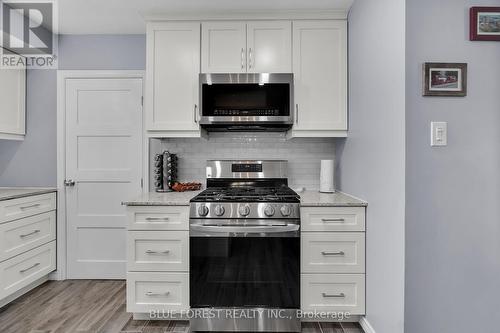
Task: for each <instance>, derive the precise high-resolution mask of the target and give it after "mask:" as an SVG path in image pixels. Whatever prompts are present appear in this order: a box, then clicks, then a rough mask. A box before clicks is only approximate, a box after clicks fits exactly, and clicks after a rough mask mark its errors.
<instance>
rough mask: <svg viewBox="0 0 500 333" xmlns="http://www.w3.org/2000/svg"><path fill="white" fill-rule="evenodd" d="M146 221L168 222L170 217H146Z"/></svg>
mask: <svg viewBox="0 0 500 333" xmlns="http://www.w3.org/2000/svg"><path fill="white" fill-rule="evenodd" d="M146 221H168V217H146Z"/></svg>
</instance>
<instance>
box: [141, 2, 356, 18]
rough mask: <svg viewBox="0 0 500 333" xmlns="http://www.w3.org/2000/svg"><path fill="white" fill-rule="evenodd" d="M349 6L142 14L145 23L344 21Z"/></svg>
mask: <svg viewBox="0 0 500 333" xmlns="http://www.w3.org/2000/svg"><path fill="white" fill-rule="evenodd" d="M351 4H352V1H351V2H350V5H349V6H348V7H346V8H345V9H344V8H342V9H326V10H274V11H273V10H266V11H218V12H199V13H195V12H169V13H142V16H143V18H144V20H145V21H147V22H158V21H212V20H217V21H221V20H346V19H347V16H348V14H349V9H350V7H351Z"/></svg>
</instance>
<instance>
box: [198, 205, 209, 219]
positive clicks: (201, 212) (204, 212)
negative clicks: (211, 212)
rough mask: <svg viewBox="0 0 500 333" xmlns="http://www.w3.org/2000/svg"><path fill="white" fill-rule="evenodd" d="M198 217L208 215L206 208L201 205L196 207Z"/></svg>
mask: <svg viewBox="0 0 500 333" xmlns="http://www.w3.org/2000/svg"><path fill="white" fill-rule="evenodd" d="M198 215H200V216H207V215H208V207H207V206H205V205H201V206H200V207H198Z"/></svg>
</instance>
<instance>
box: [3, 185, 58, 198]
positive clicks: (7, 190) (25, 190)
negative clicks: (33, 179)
mask: <svg viewBox="0 0 500 333" xmlns="http://www.w3.org/2000/svg"><path fill="white" fill-rule="evenodd" d="M56 191H57V190H56V189H55V188H53V187H0V201H3V200H10V199H17V198H22V197H29V196H32V195H38V194H45V193H51V192H56Z"/></svg>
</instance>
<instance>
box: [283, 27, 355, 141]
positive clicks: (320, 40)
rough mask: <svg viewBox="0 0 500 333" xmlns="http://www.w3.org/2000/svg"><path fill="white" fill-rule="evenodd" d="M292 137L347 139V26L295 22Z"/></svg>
mask: <svg viewBox="0 0 500 333" xmlns="http://www.w3.org/2000/svg"><path fill="white" fill-rule="evenodd" d="M293 73H294V79H295V96H294V97H295V103H296V104H295V124H294V126H293V129H292V131H291V136H292V137H301V136H302V137H307V136H312V137H315V136H316V137H322V136H323V137H330V136H331V137H334V136H346V135H347V22H346V21H344V20H324V21H321V20H318V21H294V22H293Z"/></svg>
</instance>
